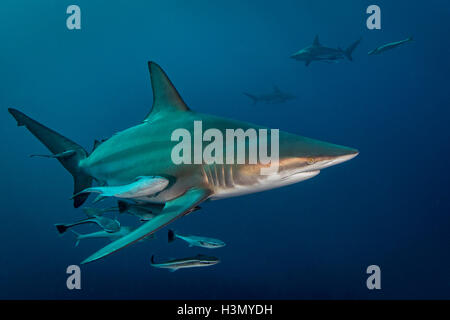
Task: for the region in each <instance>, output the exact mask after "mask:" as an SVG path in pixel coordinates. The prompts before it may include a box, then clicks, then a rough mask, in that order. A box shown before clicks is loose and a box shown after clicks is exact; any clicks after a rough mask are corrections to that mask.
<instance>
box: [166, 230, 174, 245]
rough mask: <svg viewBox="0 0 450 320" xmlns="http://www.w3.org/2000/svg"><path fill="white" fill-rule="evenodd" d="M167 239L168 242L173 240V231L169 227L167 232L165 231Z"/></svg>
mask: <svg viewBox="0 0 450 320" xmlns="http://www.w3.org/2000/svg"><path fill="white" fill-rule="evenodd" d="M167 240H168V242H169V243H170V242H173V241H174V240H175V232H173V230H170V229H169V232H167Z"/></svg>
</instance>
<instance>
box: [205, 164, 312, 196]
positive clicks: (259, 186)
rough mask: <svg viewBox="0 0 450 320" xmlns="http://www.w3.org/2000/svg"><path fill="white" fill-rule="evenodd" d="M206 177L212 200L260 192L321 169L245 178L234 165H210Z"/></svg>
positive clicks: (301, 178)
mask: <svg viewBox="0 0 450 320" xmlns="http://www.w3.org/2000/svg"><path fill="white" fill-rule="evenodd" d="M204 171H205V179H206V182H207V184H208V185H209V186H210V188H211V189H213V194H212V195H211V197H210V199H211V200H218V199H223V198H229V197H237V196H240V195H244V194H249V193H255V192H260V191H264V190H270V189H274V188H279V187H283V186H287V185H290V184H293V183H297V182H300V181H303V180H307V179H310V178H312V177H314V176H316V175H318V174H319V172H320V170H315V171H304V172H298V171H297V172H295V171H292V172H289V173H286V172H284V173H283V175H281V174H272V175H267V176H264V175H260V176H258V177H257V178H254V179H251V180H250V179H245V178H242V177H239V176H236V175H237V173H234V174H233V171H232V167H224V166H209V167H205V169H204Z"/></svg>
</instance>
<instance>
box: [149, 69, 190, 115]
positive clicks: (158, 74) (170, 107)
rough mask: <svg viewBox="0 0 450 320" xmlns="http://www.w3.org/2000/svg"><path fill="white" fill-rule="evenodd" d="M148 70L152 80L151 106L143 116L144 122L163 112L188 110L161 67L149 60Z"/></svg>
mask: <svg viewBox="0 0 450 320" xmlns="http://www.w3.org/2000/svg"><path fill="white" fill-rule="evenodd" d="M148 70H149V71H150V80H151V82H152V90H153V107H152V110H151V111H150V113H149V114H147V116H146V117H145V119H144V122H145V121H149V120H154V119H156V118H159V117H161V116H163V115H164V114H165V113H170V112H174V111H189V108H188V106H187V105H186V104H185V103H184V101H183V99H182V98H181V96H180V94H179V93H178V91H177V89H175V87H174V86H173V84H172V82H171V81H170V80H169V77H167V75H166V73H165V72H164V71H163V69H161V67H160V66H159V65H157V64H156V63H154V62H151V61H149V62H148Z"/></svg>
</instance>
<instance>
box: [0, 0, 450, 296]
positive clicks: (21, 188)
mask: <svg viewBox="0 0 450 320" xmlns="http://www.w3.org/2000/svg"><path fill="white" fill-rule="evenodd" d="M70 4H77V5H79V6H80V8H81V14H82V22H81V23H82V29H81V30H72V31H70V30H68V29H67V28H66V21H65V20H66V18H67V14H66V8H67V6H68V5H70ZM370 4H377V5H379V6H380V8H381V12H382V29H381V30H368V29H367V28H366V22H365V21H366V18H367V17H368V15H367V14H366V13H365V11H366V8H367V6H368V5H370ZM0 12H1V13H0V15H1V20H0V21H1V22H0V24H1V28H0V39H1V44H0V70H1V73H0V108H1V109H0V130H1V135H0V146H1V148H2V151H1V155H2V156H1V157H0V176H1V184H0V194H1V200H2V201H1V204H2V206H1V220H0V236H1V238H0V239H1V241H0V298H2V299H11V298H25V299H29V298H35V299H36V298H37V299H55V298H57V299H60V298H61V299H96V298H97V299H98V298H100V299H108V298H112V299H121V298H122V299H172V298H177V299H196V298H206V299H216V298H217V299H219V298H230V299H234V298H237V299H311V298H313V299H400V298H427V299H428V298H447V299H448V298H450V294H449V292H450V290H449V289H450V275H449V267H450V241H449V240H450V237H449V230H450V215H449V213H450V210H449V209H450V203H449V183H450V179H449V173H448V164H449V157H450V150H449V145H450V144H449V142H450V140H449V138H450V130H449V129H448V123H449V114H450V112H449V106H450V90H449V74H450V63H449V57H450V43H449V41H448V39H449V37H448V34H449V31H450V28H449V25H448V21H449V18H450V4H449V3H448V2H447V1H444V0H442V1H439V0H430V1H427V2H423V1H383V0H377V1H375V2H374V1H356V0H355V1H322V0H321V1H312V0H311V1H301V0H296V1H287V0H285V1H284V0H280V1H206V0H205V1H199V0H196V1H172V0H170V1H134V2H131V1H114V2H104V1H92V0H90V1H87V0H77V1H60V0H58V1H56V0H54V1H48V0H47V1H17V0H15V1H12V0H4V1H2V2H1V4H0ZM316 34H319V36H320V40H321V42H322V44H324V45H327V46H330V47H338V46H342V47H345V46H347V45H349V44H350V43H351V42H353V41H355V40H356V39H358V38H359V37H360V36H362V37H363V40H362V42H361V45H360V47H358V48H357V49H356V50H355V53H354V62H349V61H340V62H339V63H336V64H325V63H312V64H311V65H310V66H309V67H305V66H304V64H303V63H301V62H298V61H294V60H293V59H290V58H289V56H290V55H291V54H292V53H293V52H295V51H297V50H299V49H301V48H303V47H305V46H307V45H309V44H311V43H312V41H313V38H314V36H315V35H316ZM410 35H411V36H413V37H414V40H415V41H414V42H412V43H409V44H406V45H404V46H403V47H400V48H397V49H395V50H392V51H389V52H385V53H384V54H381V55H379V56H368V55H367V52H368V51H369V50H371V49H374V48H375V47H377V46H379V45H381V44H384V43H387V42H391V41H396V40H401V39H404V38H406V37H408V36H410ZM148 60H153V61H156V62H157V63H158V64H160V65H161V66H162V67H163V68H164V69H165V71H166V72H167V73H168V75H169V77H170V78H171V80H172V81H173V82H174V84H175V86H176V87H177V89H178V90H179V92H180V93H181V95H182V97H183V98H184V100H185V101H186V103H187V104H188V105H189V106H190V107H191V108H192V109H193V110H196V111H198V112H203V113H210V114H215V115H219V116H224V117H228V118H234V119H238V120H243V121H249V122H252V123H258V124H261V125H266V126H269V127H272V128H280V129H282V130H284V131H289V132H292V133H296V134H300V135H304V136H308V137H312V138H316V139H320V140H325V141H330V142H334V143H337V144H342V145H346V146H351V147H355V148H357V149H359V150H360V155H359V156H358V157H357V158H355V159H353V160H351V161H349V162H347V163H344V164H341V165H339V166H336V167H332V168H329V169H326V170H324V171H322V173H321V174H320V175H319V176H317V177H315V178H313V179H311V180H307V181H304V182H301V183H299V184H295V185H291V186H288V187H284V188H280V189H275V190H271V191H266V192H263V193H256V194H252V195H247V196H243V197H237V198H230V199H226V200H221V201H214V202H208V203H205V204H203V205H202V207H203V208H202V210H200V211H198V212H194V213H192V214H190V215H189V216H187V217H185V218H183V219H180V220H178V221H176V222H175V223H174V224H173V225H172V226H171V227H173V228H175V229H176V230H178V231H179V232H180V233H191V234H199V235H205V236H211V237H216V238H219V239H222V240H224V241H225V242H226V243H227V246H226V247H224V248H221V249H217V250H215V251H208V250H206V249H203V250H201V249H196V248H188V247H187V245H186V244H185V243H183V242H181V241H177V242H175V243H173V244H170V245H169V244H167V241H166V229H164V230H162V231H160V232H158V233H157V239H156V240H154V241H148V242H145V243H138V244H135V245H133V246H130V247H128V248H126V249H124V250H121V251H119V252H117V253H115V254H114V255H111V256H109V257H107V258H106V259H103V260H102V261H99V262H96V263H92V264H88V265H85V266H82V269H81V270H82V289H81V290H72V291H69V290H68V289H67V288H66V278H67V274H66V272H65V271H66V267H67V266H68V265H71V264H79V263H80V262H81V261H82V260H83V259H84V258H86V257H87V256H89V255H90V254H91V253H93V252H94V251H96V250H97V249H99V248H100V247H102V246H104V245H105V244H106V243H107V242H106V241H103V240H91V241H89V240H86V241H82V242H81V243H80V245H79V246H78V247H77V248H75V247H74V243H75V240H74V237H73V236H72V235H71V234H67V235H64V236H59V235H58V234H57V232H56V230H55V228H54V223H57V222H69V221H72V220H76V219H79V218H82V217H83V213H82V211H81V210H79V209H74V208H73V207H72V202H71V201H70V200H69V198H70V196H71V194H72V191H73V189H72V188H73V185H72V178H71V176H70V175H69V174H68V173H67V172H66V171H65V170H64V169H63V168H62V167H61V166H60V165H59V164H58V163H57V161H55V160H49V159H41V158H29V155H30V154H32V153H45V152H46V150H45V148H44V147H43V146H42V145H41V144H40V143H39V142H38V141H37V140H36V139H35V138H34V137H32V136H31V134H30V133H29V132H28V131H27V130H25V129H24V128H17V127H16V123H15V121H14V119H12V117H11V116H10V115H9V114H8V112H7V108H8V107H16V108H18V109H19V110H22V111H23V112H25V113H26V114H28V115H30V116H31V117H33V118H35V119H37V120H38V121H41V122H42V123H44V124H46V125H48V126H49V127H51V128H53V129H55V130H57V131H58V132H60V133H61V134H63V135H65V136H67V137H69V138H70V139H72V140H74V141H76V142H77V143H79V144H81V145H82V146H84V147H85V148H86V149H87V150H91V148H92V145H93V141H94V139H99V138H107V137H109V136H111V135H112V134H114V133H115V132H117V131H120V130H123V129H125V128H128V127H130V126H133V125H135V124H137V123H139V122H140V121H142V119H143V118H144V117H145V115H146V114H147V113H148V111H149V110H150V108H151V102H152V93H151V87H150V81H149V75H148V70H147V61H148ZM273 85H277V86H278V87H280V88H281V89H282V90H284V91H287V92H290V93H292V94H295V95H296V96H297V99H296V100H293V101H290V102H288V103H286V104H257V105H252V103H251V101H250V100H249V99H248V98H247V97H245V96H244V95H243V94H242V92H243V91H248V92H255V93H264V92H270V91H271V90H272V87H273ZM121 221H122V223H123V224H133V223H136V222H135V220H134V219H132V218H131V217H125V218H123V219H122V220H121ZM80 230H82V231H93V230H95V228H88V227H86V228H80ZM196 253H208V254H213V255H216V256H218V257H220V259H221V263H220V264H218V265H216V266H213V267H210V268H198V269H190V270H180V271H177V272H174V273H171V272H168V271H167V270H162V269H155V268H152V267H150V257H151V255H152V254H155V255H156V257H157V258H160V259H164V258H170V257H180V256H187V255H193V254H196ZM372 264H375V265H379V266H380V268H381V286H382V289H381V290H372V291H371V290H368V289H367V287H366V279H367V277H368V275H367V274H366V268H367V266H369V265H372Z"/></svg>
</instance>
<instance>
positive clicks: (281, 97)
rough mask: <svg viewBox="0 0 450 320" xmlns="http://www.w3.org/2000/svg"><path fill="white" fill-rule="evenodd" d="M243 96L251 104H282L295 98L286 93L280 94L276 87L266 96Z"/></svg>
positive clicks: (248, 94)
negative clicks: (250, 100)
mask: <svg viewBox="0 0 450 320" xmlns="http://www.w3.org/2000/svg"><path fill="white" fill-rule="evenodd" d="M244 94H245V95H246V96H247V97H249V98H250V99H252V100H253V104H256V103H258V102H264V103H284V102H286V101H289V100H292V99H295V96H294V95H292V94H289V93H286V92H282V91H281V90H280V89H279V88H278V87H277V86H273V92H271V93H266V94H259V95H256V94H250V93H246V92H244Z"/></svg>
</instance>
